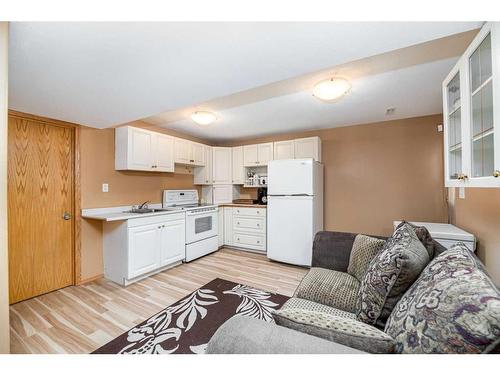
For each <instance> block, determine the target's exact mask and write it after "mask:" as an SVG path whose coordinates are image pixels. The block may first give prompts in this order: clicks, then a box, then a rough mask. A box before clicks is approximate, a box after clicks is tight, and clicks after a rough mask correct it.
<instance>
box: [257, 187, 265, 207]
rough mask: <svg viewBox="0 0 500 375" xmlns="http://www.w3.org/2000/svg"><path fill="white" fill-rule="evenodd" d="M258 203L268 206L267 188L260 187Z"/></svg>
mask: <svg viewBox="0 0 500 375" xmlns="http://www.w3.org/2000/svg"><path fill="white" fill-rule="evenodd" d="M257 201H258V203H259V204H267V188H266V187H260V188H258V189H257Z"/></svg>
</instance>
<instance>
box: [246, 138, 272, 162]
mask: <svg viewBox="0 0 500 375" xmlns="http://www.w3.org/2000/svg"><path fill="white" fill-rule="evenodd" d="M273 158H274V152H273V143H272V142H270V143H259V144H257V145H247V146H243V164H244V166H245V167H255V166H265V165H267V162H268V161H271V160H273Z"/></svg>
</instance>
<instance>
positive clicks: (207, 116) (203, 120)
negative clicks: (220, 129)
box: [191, 111, 217, 125]
mask: <svg viewBox="0 0 500 375" xmlns="http://www.w3.org/2000/svg"><path fill="white" fill-rule="evenodd" d="M191 120H193V121H194V122H196V123H197V124H198V125H210V124H211V123H212V122H214V121H215V120H217V117H216V116H215V114H213V113H212V112H208V111H196V112H193V113H192V114H191Z"/></svg>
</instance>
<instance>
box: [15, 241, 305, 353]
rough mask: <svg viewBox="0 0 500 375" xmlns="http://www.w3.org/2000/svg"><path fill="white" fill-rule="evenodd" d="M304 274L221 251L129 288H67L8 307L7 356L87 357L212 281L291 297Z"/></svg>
mask: <svg viewBox="0 0 500 375" xmlns="http://www.w3.org/2000/svg"><path fill="white" fill-rule="evenodd" d="M306 272H307V269H304V268H300V267H294V266H288V265H284V264H280V263H275V262H271V261H269V260H268V259H267V258H266V257H265V256H264V255H261V254H254V253H249V252H244V251H238V250H232V249H226V248H224V249H221V250H219V251H217V252H216V253H214V254H210V255H208V256H205V257H203V258H200V259H197V260H196V261H194V262H191V263H186V264H182V265H179V266H177V267H174V268H171V269H169V270H166V271H163V272H161V273H159V274H156V275H154V276H151V277H149V278H147V279H144V280H141V281H139V282H137V283H135V284H132V285H130V286H128V287H121V286H119V285H117V284H114V283H112V282H111V281H107V280H105V279H100V280H97V281H93V282H90V283H88V284H85V285H80V286H70V287H67V288H64V289H60V290H57V291H55V292H51V293H48V294H45V295H42V296H39V297H36V298H32V299H29V300H26V301H23V302H19V303H16V304H14V305H12V306H11V307H10V334H11V341H10V347H11V353H89V352H92V351H93V350H95V349H97V348H99V347H100V346H102V345H104V344H105V343H107V342H108V341H110V340H112V339H113V338H115V337H116V336H118V335H120V334H122V333H123V332H125V331H127V330H129V329H130V328H132V327H134V326H135V325H137V324H139V323H141V322H142V321H144V320H146V319H147V318H149V317H150V316H152V315H154V314H155V313H157V312H159V311H160V310H162V309H164V308H165V307H167V306H169V305H170V304H172V303H174V302H176V301H177V300H179V299H181V298H182V297H184V296H186V295H187V294H189V293H191V292H193V291H194V290H196V289H198V288H199V287H201V286H202V285H204V284H206V283H208V282H209V281H211V280H213V279H215V278H217V277H219V278H222V279H226V280H230V281H233V282H237V283H243V284H246V285H249V286H253V287H255V288H259V289H262V290H266V291H269V292H275V293H281V294H284V295H287V296H291V295H292V294H293V292H294V290H295V288H296V287H297V285H298V284H299V282H300V280H302V277H303V276H304V275H305V274H306Z"/></svg>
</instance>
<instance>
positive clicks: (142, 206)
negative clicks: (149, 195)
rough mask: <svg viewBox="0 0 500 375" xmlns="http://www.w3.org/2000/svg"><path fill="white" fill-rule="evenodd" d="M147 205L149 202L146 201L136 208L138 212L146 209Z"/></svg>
mask: <svg viewBox="0 0 500 375" xmlns="http://www.w3.org/2000/svg"><path fill="white" fill-rule="evenodd" d="M148 203H151V201H146V202H144V203H142V204H140V205H139V206H138V207H137V208H138V209H139V210H142V209H143V208H148Z"/></svg>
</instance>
